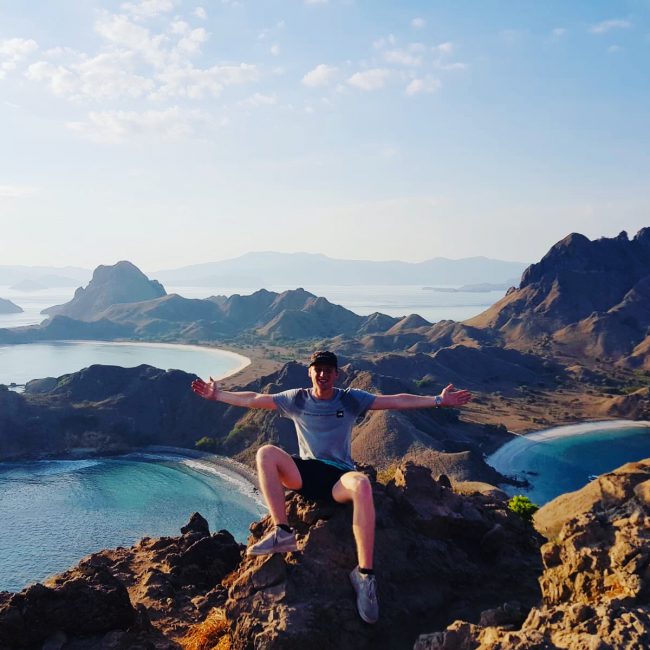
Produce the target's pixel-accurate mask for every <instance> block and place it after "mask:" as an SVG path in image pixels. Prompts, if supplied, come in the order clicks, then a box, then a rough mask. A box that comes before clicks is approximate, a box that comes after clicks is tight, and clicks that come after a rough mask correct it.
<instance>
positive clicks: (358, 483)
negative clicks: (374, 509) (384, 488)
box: [350, 472, 372, 501]
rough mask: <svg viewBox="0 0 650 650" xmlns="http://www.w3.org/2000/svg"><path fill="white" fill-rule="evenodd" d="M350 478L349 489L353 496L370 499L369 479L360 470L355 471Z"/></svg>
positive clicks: (370, 487) (364, 499) (370, 486)
mask: <svg viewBox="0 0 650 650" xmlns="http://www.w3.org/2000/svg"><path fill="white" fill-rule="evenodd" d="M351 479H352V480H351V486H350V490H351V491H352V495H353V498H355V499H360V500H363V501H368V500H370V501H372V485H371V483H370V479H369V478H368V477H367V476H366V475H365V474H361V473H360V472H356V473H355V474H354V475H353V476H352V477H351Z"/></svg>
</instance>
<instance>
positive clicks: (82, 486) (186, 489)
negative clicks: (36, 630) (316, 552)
mask: <svg viewBox="0 0 650 650" xmlns="http://www.w3.org/2000/svg"><path fill="white" fill-rule="evenodd" d="M195 511H198V512H200V513H201V514H202V515H203V516H204V517H205V518H206V519H207V520H208V523H209V524H210V530H211V531H213V532H214V531H217V530H220V529H223V528H225V529H227V530H229V531H230V532H231V533H232V534H233V535H234V536H235V538H236V539H237V540H238V541H241V542H245V540H246V537H247V535H248V526H249V524H250V523H251V522H252V521H254V520H255V519H257V518H259V516H260V515H261V514H262V513H263V512H264V509H263V507H262V505H261V502H260V501H259V499H258V497H257V496H256V495H255V494H254V493H253V490H252V488H251V486H250V485H249V484H248V483H246V482H245V481H244V480H243V479H238V478H237V477H234V476H232V475H230V474H223V473H220V471H219V470H218V469H216V468H215V467H214V466H213V465H211V464H210V463H208V462H206V461H204V460H195V459H185V458H183V457H182V456H175V455H170V454H156V455H153V454H144V453H136V454H129V455H127V456H122V457H117V458H96V459H89V460H47V461H30V462H4V463H0V522H1V523H0V558H2V561H1V562H0V590H8V591H17V590H20V589H22V588H23V587H25V586H26V585H27V584H29V583H32V582H35V581H38V580H43V579H44V578H46V577H47V576H50V575H52V574H54V573H58V572H60V571H63V570H65V569H67V568H69V567H70V566H72V565H74V564H76V563H77V562H78V561H79V560H80V559H81V558H82V557H84V556H85V555H87V554H89V553H92V552H94V551H98V550H101V549H103V548H114V547H116V546H130V545H132V544H133V543H135V542H136V541H137V540H139V539H141V538H142V537H144V536H147V535H148V536H151V537H157V536H161V535H180V528H181V526H183V525H184V524H186V523H187V521H188V519H189V516H190V515H191V514H192V513H193V512H195Z"/></svg>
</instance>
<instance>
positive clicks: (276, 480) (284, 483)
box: [256, 445, 302, 526]
mask: <svg viewBox="0 0 650 650" xmlns="http://www.w3.org/2000/svg"><path fill="white" fill-rule="evenodd" d="M256 461H257V476H258V478H259V481H260V490H261V491H262V494H263V495H264V499H265V501H266V505H267V506H268V508H269V512H270V513H271V519H273V523H274V524H275V525H276V526H277V525H279V524H285V525H286V524H287V523H288V522H287V511H286V507H285V504H284V488H288V489H289V490H299V489H300V488H301V487H302V478H300V472H299V471H298V468H297V467H296V464H295V463H294V462H293V458H291V456H290V455H289V454H288V453H287V452H286V451H284V450H283V449H280V448H279V447H276V446H274V445H264V446H263V447H260V448H259V449H258V450H257V456H256Z"/></svg>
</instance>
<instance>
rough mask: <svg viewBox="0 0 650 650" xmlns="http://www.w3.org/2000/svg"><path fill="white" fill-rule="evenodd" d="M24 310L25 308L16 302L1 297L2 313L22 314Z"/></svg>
mask: <svg viewBox="0 0 650 650" xmlns="http://www.w3.org/2000/svg"><path fill="white" fill-rule="evenodd" d="M22 312H23V308H22V307H19V306H18V305H17V304H16V303H13V302H11V300H5V299H4V298H0V314H21V313H22Z"/></svg>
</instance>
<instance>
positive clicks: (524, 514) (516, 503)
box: [508, 494, 539, 523]
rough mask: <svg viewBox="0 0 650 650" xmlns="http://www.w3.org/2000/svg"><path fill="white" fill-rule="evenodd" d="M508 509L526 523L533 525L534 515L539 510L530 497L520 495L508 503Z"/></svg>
mask: <svg viewBox="0 0 650 650" xmlns="http://www.w3.org/2000/svg"><path fill="white" fill-rule="evenodd" d="M508 509H509V510H512V512H514V513H515V514H516V515H518V516H519V517H521V518H522V519H523V520H524V521H526V522H528V523H532V521H533V515H534V514H535V513H536V512H537V511H538V510H539V506H538V505H535V504H534V503H533V502H532V501H531V500H530V499H529V498H528V497H525V496H523V495H522V494H518V495H517V496H514V497H512V499H510V501H508Z"/></svg>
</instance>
